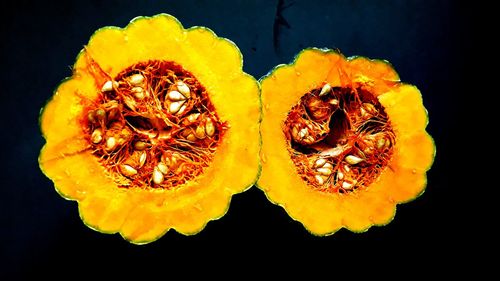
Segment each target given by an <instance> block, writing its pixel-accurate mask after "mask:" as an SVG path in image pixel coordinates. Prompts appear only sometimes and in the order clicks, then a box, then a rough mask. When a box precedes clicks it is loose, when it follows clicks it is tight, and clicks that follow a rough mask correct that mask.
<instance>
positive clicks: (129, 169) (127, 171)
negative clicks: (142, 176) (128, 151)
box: [120, 164, 137, 177]
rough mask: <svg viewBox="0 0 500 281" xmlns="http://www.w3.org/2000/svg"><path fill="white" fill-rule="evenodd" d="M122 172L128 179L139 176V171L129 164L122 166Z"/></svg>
mask: <svg viewBox="0 0 500 281" xmlns="http://www.w3.org/2000/svg"><path fill="white" fill-rule="evenodd" d="M120 172H121V173H122V174H123V175H124V176H126V177H131V176H133V175H136V174H137V170H136V169H134V168H132V167H131V166H129V165H127V164H123V165H120Z"/></svg>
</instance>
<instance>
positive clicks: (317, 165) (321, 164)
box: [313, 158, 326, 168]
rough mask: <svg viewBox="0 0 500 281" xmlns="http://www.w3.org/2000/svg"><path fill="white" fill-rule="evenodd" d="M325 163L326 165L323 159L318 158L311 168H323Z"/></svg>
mask: <svg viewBox="0 0 500 281" xmlns="http://www.w3.org/2000/svg"><path fill="white" fill-rule="evenodd" d="M325 163H326V159H325V158H318V160H316V162H314V166H313V168H319V167H323V165H325Z"/></svg>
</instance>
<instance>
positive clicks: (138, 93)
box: [130, 87, 146, 100]
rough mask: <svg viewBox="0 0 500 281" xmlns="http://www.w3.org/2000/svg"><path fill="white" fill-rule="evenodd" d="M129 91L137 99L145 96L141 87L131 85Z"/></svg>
mask: <svg viewBox="0 0 500 281" xmlns="http://www.w3.org/2000/svg"><path fill="white" fill-rule="evenodd" d="M130 91H131V92H132V93H134V97H135V98H136V99H138V100H142V99H144V97H145V96H146V95H145V94H144V89H143V88H141V87H133V88H132V89H131V90H130Z"/></svg>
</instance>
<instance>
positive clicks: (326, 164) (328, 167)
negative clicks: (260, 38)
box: [323, 163, 333, 170]
mask: <svg viewBox="0 0 500 281" xmlns="http://www.w3.org/2000/svg"><path fill="white" fill-rule="evenodd" d="M323 168H327V169H330V170H333V165H332V164H330V163H325V165H323Z"/></svg>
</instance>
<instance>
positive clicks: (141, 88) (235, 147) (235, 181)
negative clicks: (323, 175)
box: [39, 14, 260, 244]
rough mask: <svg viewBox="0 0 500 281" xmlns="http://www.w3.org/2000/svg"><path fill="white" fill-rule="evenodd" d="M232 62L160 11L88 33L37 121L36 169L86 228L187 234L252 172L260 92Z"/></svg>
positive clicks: (198, 30) (219, 46)
mask: <svg viewBox="0 0 500 281" xmlns="http://www.w3.org/2000/svg"><path fill="white" fill-rule="evenodd" d="M242 63H243V60H242V55H241V53H240V51H239V49H238V48H237V47H236V45H235V44H234V43H232V42H231V41H229V40H227V39H224V38H220V37H217V36H216V35H215V34H214V33H213V32H212V31H211V30H210V29H207V28H205V27H192V28H189V29H184V28H183V27H182V25H181V23H180V22H179V21H178V20H177V19H176V18H174V17H173V16H170V15H167V14H160V15H156V16H153V17H139V18H136V19H134V20H132V21H131V22H130V24H129V25H128V26H126V27H125V28H123V29H122V28H117V27H105V28H102V29H99V30H98V31H96V32H95V34H94V35H93V36H92V37H91V39H90V41H89V43H88V44H87V45H86V46H85V48H84V49H83V50H82V51H81V52H80V54H79V55H78V57H77V60H76V63H75V65H74V67H73V75H72V76H71V77H69V78H67V79H66V80H64V81H63V82H62V83H61V84H60V85H59V86H58V88H57V89H56V90H55V93H54V96H53V97H52V99H51V100H50V101H49V102H48V103H47V104H46V106H45V107H44V109H43V111H42V113H41V116H40V126H41V131H42V133H43V136H44V137H45V139H46V144H45V146H44V147H43V149H42V150H41V153H40V156H39V164H40V168H41V170H42V171H43V172H44V173H45V174H46V175H47V176H48V177H49V178H50V179H52V181H53V182H54V185H55V188H56V190H57V191H58V192H59V193H60V194H61V195H62V196H63V197H65V198H67V199H70V200H76V201H78V204H79V212H80V216H81V219H82V220H83V222H84V223H85V224H86V225H88V226H89V227H91V228H93V229H95V230H97V231H100V232H104V233H117V232H119V233H120V234H121V235H122V236H123V237H124V238H125V239H127V240H128V241H130V242H132V243H136V244H144V243H149V242H152V241H154V240H156V239H158V238H159V237H161V236H162V235H163V234H165V233H166V232H167V231H168V230H169V229H175V230H176V231H178V232H180V233H182V234H185V235H191V234H196V233H198V232H199V231H201V230H202V229H203V228H204V226H205V225H206V223H207V222H208V221H210V220H214V219H217V218H220V217H221V216H223V215H224V214H225V213H226V211H227V209H228V207H229V203H230V199H231V196H232V195H233V194H235V193H240V192H243V191H244V190H246V189H248V188H249V187H251V186H252V185H253V184H254V183H255V182H256V180H257V177H258V174H259V170H260V164H259V157H258V151H259V146H260V140H259V119H260V100H259V87H258V83H257V81H256V80H255V79H254V78H253V77H251V76H250V75H248V74H246V73H244V72H243V71H242Z"/></svg>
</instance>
